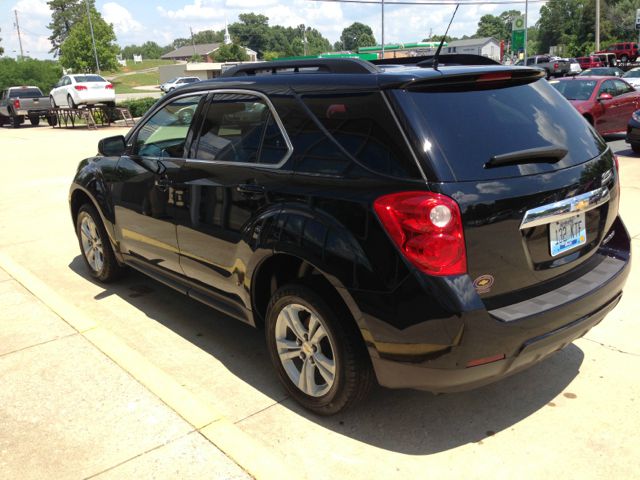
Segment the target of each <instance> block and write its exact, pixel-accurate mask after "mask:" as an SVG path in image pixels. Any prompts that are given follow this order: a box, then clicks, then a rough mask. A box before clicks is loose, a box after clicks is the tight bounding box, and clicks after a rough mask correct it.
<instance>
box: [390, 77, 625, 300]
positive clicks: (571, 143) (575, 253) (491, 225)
mask: <svg viewBox="0 0 640 480" xmlns="http://www.w3.org/2000/svg"><path fill="white" fill-rule="evenodd" d="M403 87H404V88H402V89H395V90H393V91H392V92H391V97H392V98H393V99H394V100H395V101H396V104H397V106H398V109H399V110H400V111H401V112H402V113H403V114H404V118H405V119H406V120H407V122H408V123H409V124H410V126H411V130H412V131H411V132H410V133H411V138H412V139H413V142H414V143H415V146H416V150H418V151H419V153H420V155H421V156H422V159H421V160H422V163H423V167H424V170H425V172H427V176H428V177H429V183H430V187H431V189H432V190H434V191H438V192H439V193H444V194H446V195H448V196H450V197H452V198H454V199H455V200H456V201H457V202H458V204H459V206H460V210H461V213H462V217H463V224H464V235H465V241H466V248H467V266H468V272H469V275H470V276H471V278H472V279H474V280H478V279H479V280H478V282H477V284H476V285H477V287H479V288H477V289H478V292H479V293H480V294H481V295H482V297H483V299H484V300H485V303H487V304H489V305H490V306H491V307H492V308H493V307H497V306H502V305H506V304H509V303H513V302H515V301H521V300H522V299H524V298H529V297H531V296H534V295H539V294H541V293H543V292H545V291H548V290H550V289H553V288H557V287H559V286H561V285H562V284H564V283H566V282H569V281H571V280H573V279H575V278H576V277H577V276H579V275H581V274H584V273H585V272H586V271H587V270H589V269H591V268H594V266H595V264H596V263H597V262H598V261H599V259H598V258H597V257H595V256H594V253H595V252H596V250H597V249H598V247H599V246H600V245H601V243H602V242H603V239H604V236H605V234H606V233H607V231H608V230H609V229H610V227H611V225H612V224H613V221H614V220H615V218H616V216H617V200H618V191H619V190H618V189H619V187H618V183H617V171H616V169H615V166H614V158H613V155H612V154H611V151H610V150H609V149H608V147H607V145H606V143H605V142H604V141H603V140H602V138H601V137H600V136H599V135H598V134H597V133H596V132H595V131H594V130H593V129H592V128H591V127H590V126H589V125H588V124H587V122H586V121H585V120H584V119H583V118H582V117H581V116H580V115H579V114H578V112H577V111H576V110H575V109H574V108H573V107H572V106H571V104H570V103H569V102H567V100H565V99H564V98H563V97H562V95H560V94H559V93H558V92H557V91H556V90H555V89H554V88H552V87H551V86H550V85H549V84H548V83H547V82H546V80H543V79H540V73H539V72H534V71H533V70H531V69H519V70H517V69H516V70H513V74H505V71H504V70H501V71H500V72H495V73H487V71H486V70H485V71H483V72H482V73H477V74H466V75H459V76H456V77H455V78H446V76H445V77H441V78H440V79H438V80H436V81H435V82H434V81H433V80H427V81H420V80H418V81H416V82H414V83H411V84H408V85H404V86H403Z"/></svg>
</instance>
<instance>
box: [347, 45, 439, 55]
mask: <svg viewBox="0 0 640 480" xmlns="http://www.w3.org/2000/svg"><path fill="white" fill-rule="evenodd" d="M439 44H440V42H412V43H394V44H385V46H384V58H401V57H419V56H422V55H433V54H434V53H435V52H436V49H437V48H438V45H439ZM446 45H447V42H444V46H446ZM358 53H361V54H375V55H376V56H377V58H382V45H374V46H371V47H360V48H358Z"/></svg>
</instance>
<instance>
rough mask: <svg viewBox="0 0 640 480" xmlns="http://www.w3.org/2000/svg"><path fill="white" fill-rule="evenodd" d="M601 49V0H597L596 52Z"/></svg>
mask: <svg viewBox="0 0 640 480" xmlns="http://www.w3.org/2000/svg"><path fill="white" fill-rule="evenodd" d="M599 51H600V0H596V52H599Z"/></svg>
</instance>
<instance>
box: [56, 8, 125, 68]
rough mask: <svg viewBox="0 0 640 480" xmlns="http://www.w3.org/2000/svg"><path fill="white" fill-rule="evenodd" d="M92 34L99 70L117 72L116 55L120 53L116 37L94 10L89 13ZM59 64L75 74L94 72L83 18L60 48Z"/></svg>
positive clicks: (109, 26)
mask: <svg viewBox="0 0 640 480" xmlns="http://www.w3.org/2000/svg"><path fill="white" fill-rule="evenodd" d="M91 22H92V24H93V34H94V37H95V41H96V51H97V54H98V61H99V63H100V68H101V69H104V70H117V69H118V63H117V62H116V55H117V54H118V52H119V51H120V48H119V47H118V45H116V43H115V41H116V35H115V33H114V32H113V27H112V26H111V24H109V23H107V22H105V21H104V19H103V18H102V15H100V13H98V12H97V11H96V10H95V9H93V10H92V11H91ZM60 64H61V65H62V66H63V67H65V68H71V69H73V71H75V72H95V71H96V61H95V57H94V53H93V45H92V42H91V31H90V29H89V21H88V20H87V18H83V19H82V20H80V21H79V22H77V23H76V24H75V25H74V26H73V27H72V28H71V32H70V33H69V35H68V37H67V38H66V40H65V41H64V42H63V43H62V45H61V46H60Z"/></svg>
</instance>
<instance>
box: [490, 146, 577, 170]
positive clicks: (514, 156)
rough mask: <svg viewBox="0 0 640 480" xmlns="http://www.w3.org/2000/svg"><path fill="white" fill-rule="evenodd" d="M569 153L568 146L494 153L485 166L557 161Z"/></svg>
mask: <svg viewBox="0 0 640 480" xmlns="http://www.w3.org/2000/svg"><path fill="white" fill-rule="evenodd" d="M567 153H569V152H568V150H567V149H566V148H560V147H553V146H551V147H538V148H529V149H527V150H516V151H515V152H509V153H503V154H501V155H494V156H493V157H491V158H490V159H489V161H488V162H487V163H485V164H484V168H493V167H502V166H505V165H520V164H526V163H556V162H559V161H560V160H562V159H563V158H564V157H565V155H566V154H567Z"/></svg>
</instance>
